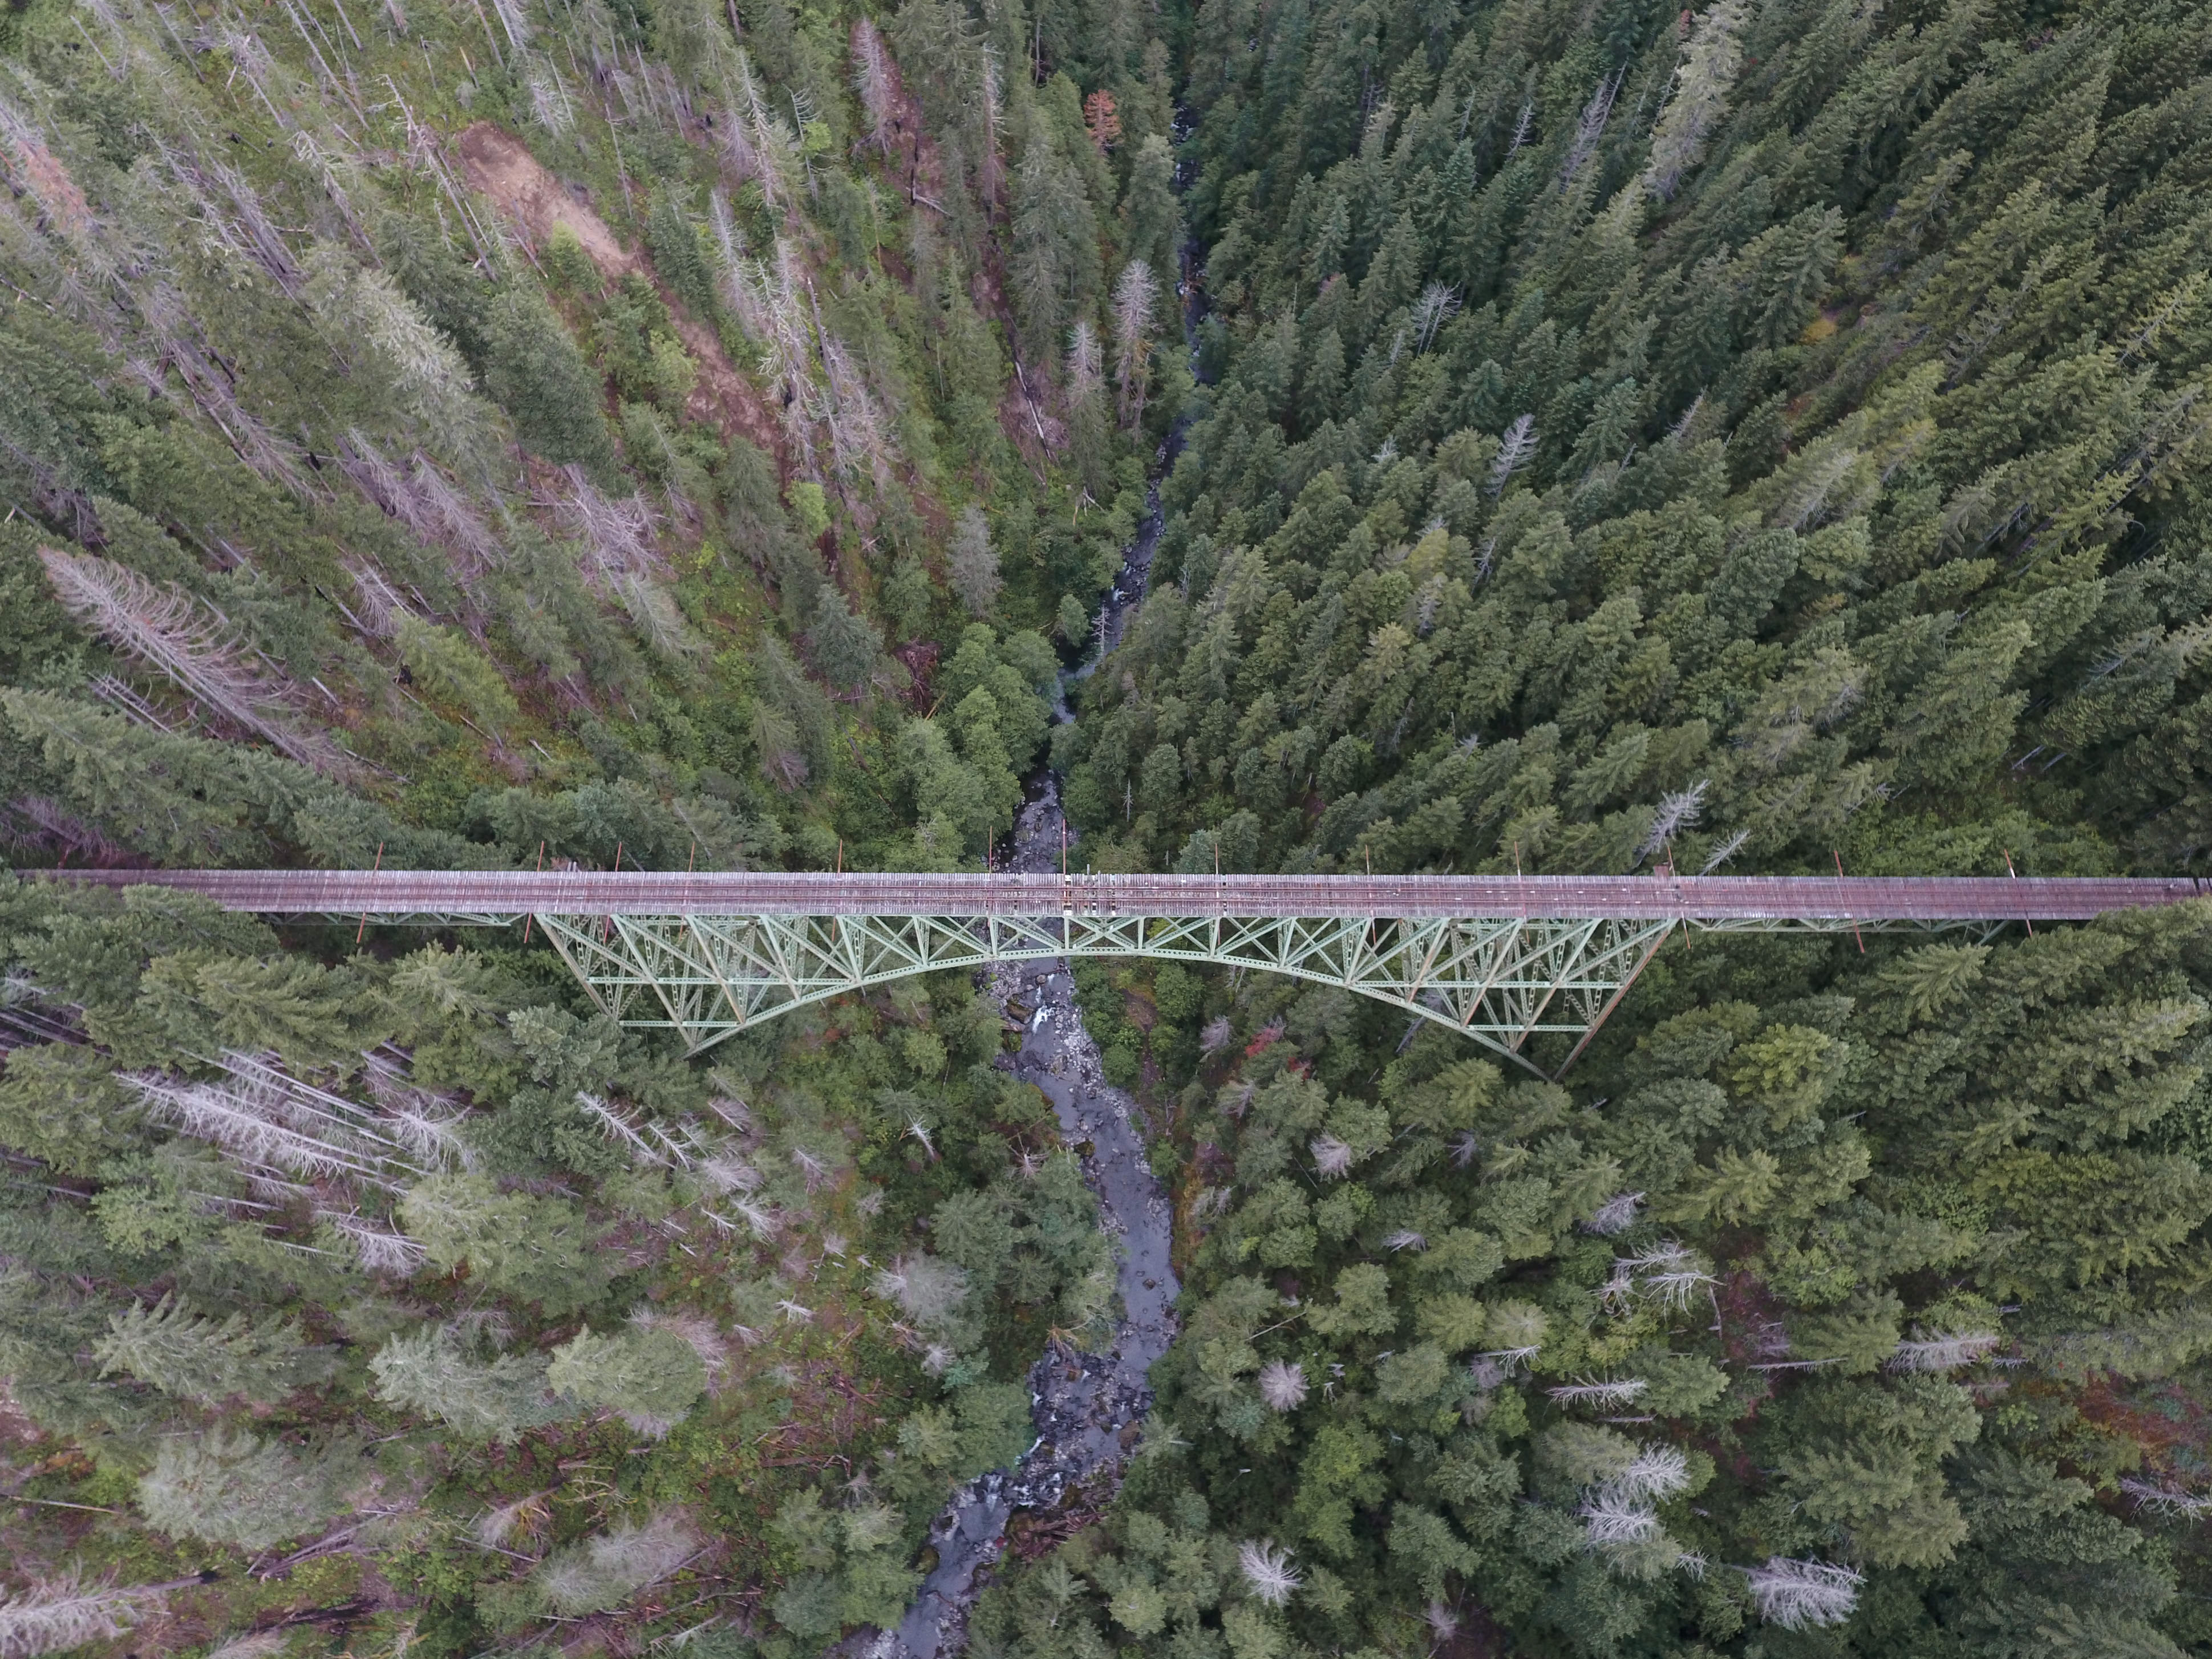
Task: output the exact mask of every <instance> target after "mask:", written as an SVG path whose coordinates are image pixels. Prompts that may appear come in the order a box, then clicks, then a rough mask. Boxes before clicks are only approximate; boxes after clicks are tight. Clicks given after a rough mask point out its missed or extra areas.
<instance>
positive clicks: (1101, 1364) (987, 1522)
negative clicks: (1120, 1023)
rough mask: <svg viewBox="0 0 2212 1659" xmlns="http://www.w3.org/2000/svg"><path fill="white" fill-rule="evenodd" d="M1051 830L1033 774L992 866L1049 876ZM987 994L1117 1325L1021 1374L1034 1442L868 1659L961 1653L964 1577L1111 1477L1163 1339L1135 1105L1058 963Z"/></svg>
mask: <svg viewBox="0 0 2212 1659" xmlns="http://www.w3.org/2000/svg"><path fill="white" fill-rule="evenodd" d="M1060 823H1061V820H1060V803H1059V791H1058V788H1057V786H1056V780H1054V778H1053V777H1052V775H1050V774H1046V775H1044V776H1043V777H1042V780H1041V781H1040V783H1039V786H1038V787H1037V789H1036V793H1035V796H1034V798H1033V799H1031V800H1030V803H1029V804H1028V805H1026V806H1025V807H1024V809H1023V811H1022V815H1021V817H1020V819H1019V821H1018V823H1017V825H1016V829H1015V837H1014V850H1013V854H1012V858H1011V859H1010V860H1007V861H1006V864H1005V865H1004V866H1001V867H1006V868H1011V869H1014V870H1018V871H1022V872H1028V873H1032V874H1043V873H1049V872H1052V871H1054V870H1056V869H1057V868H1058V867H1059V858H1060ZM987 988H988V992H989V994H990V995H991V997H992V999H993V1000H994V1001H996V1002H997V1003H998V1004H999V1006H1000V1007H1001V1008H1002V1009H1007V1010H1009V1011H1010V1012H1011V1014H1012V1017H1014V1018H1018V1019H1020V1020H1021V1022H1022V1044H1021V1048H1020V1049H1019V1050H1018V1052H1017V1053H1015V1054H1011V1055H1007V1056H1004V1057H1003V1058H1002V1059H1001V1060H1000V1064H1001V1066H1006V1068H1007V1069H1010V1070H1011V1071H1012V1073H1013V1074H1014V1075H1015V1076H1016V1077H1018V1078H1019V1079H1021V1080H1022V1081H1024V1082H1025V1083H1032V1084H1035V1085H1036V1086H1037V1088H1038V1089H1040V1090H1041V1091H1043V1093H1044V1096H1045V1097H1046V1098H1047V1099H1048V1100H1049V1101H1051V1103H1052V1106H1053V1110H1054V1113H1056V1114H1057V1115H1058V1116H1059V1119H1060V1137H1061V1139H1063V1140H1064V1141H1065V1142H1066V1144H1067V1145H1068V1146H1070V1147H1072V1148H1073V1149H1074V1150H1075V1152H1077V1154H1078V1156H1079V1158H1080V1159H1081V1161H1082V1167H1083V1177H1084V1180H1085V1182H1088V1183H1089V1185H1090V1188H1091V1192H1092V1193H1093V1194H1095V1195H1096V1197H1097V1200H1098V1218H1099V1225H1100V1227H1101V1229H1102V1230H1103V1231H1104V1232H1105V1233H1106V1235H1107V1237H1109V1239H1111V1240H1112V1241H1113V1243H1114V1245H1115V1255H1116V1256H1117V1257H1118V1262H1117V1279H1118V1288H1119V1290H1120V1292H1121V1310H1122V1318H1121V1323H1120V1324H1119V1325H1118V1326H1117V1327H1116V1328H1115V1333H1114V1340H1113V1341H1112V1342H1111V1343H1110V1344H1109V1346H1107V1348H1106V1350H1105V1352H1103V1353H1081V1352H1075V1351H1073V1350H1072V1349H1069V1348H1067V1347H1066V1346H1063V1345H1061V1344H1060V1343H1057V1342H1055V1343H1054V1344H1052V1345H1051V1346H1048V1348H1047V1350H1046V1352H1045V1354H1044V1357H1043V1358H1041V1359H1040V1360H1038V1361H1037V1363H1036V1364H1035V1365H1033V1366H1031V1367H1030V1374H1029V1386H1030V1401H1031V1404H1030V1421H1031V1422H1032V1423H1034V1424H1035V1425H1036V1432H1037V1442H1036V1445H1034V1446H1033V1447H1031V1448H1030V1450H1029V1451H1028V1452H1027V1453H1026V1454H1024V1455H1023V1456H1022V1458H1021V1459H1020V1460H1019V1461H1018V1462H1016V1463H1015V1464H1014V1465H1013V1467H1012V1468H1007V1469H994V1470H992V1471H991V1472H990V1473H989V1474H983V1475H980V1476H978V1477H977V1478H976V1479H975V1480H971V1481H969V1483H968V1484H967V1485H966V1486H963V1487H962V1488H961V1489H960V1490H959V1491H958V1492H956V1493H954V1494H953V1498H952V1501H951V1504H948V1505H947V1506H946V1508H945V1510H944V1511H943V1512H942V1513H940V1514H939V1516H938V1518H937V1519H936V1521H935V1522H933V1523H932V1525H931V1527H930V1529H929V1544H930V1547H931V1548H932V1549H933V1550H934V1551H935V1552H936V1554H937V1564H936V1565H935V1566H933V1568H932V1569H931V1570H930V1571H929V1574H928V1576H927V1577H926V1578H925V1579H924V1580H923V1581H922V1585H921V1591H920V1592H919V1594H917V1595H916V1596H915V1600H914V1602H913V1604H912V1605H911V1606H910V1607H908V1610H907V1614H906V1617H905V1619H904V1620H902V1621H901V1623H900V1625H899V1627H898V1629H897V1630H896V1632H888V1631H887V1632H884V1633H883V1634H882V1635H881V1636H879V1637H878V1638H877V1639H876V1640H875V1642H873V1643H872V1644H871V1645H870V1646H869V1647H868V1648H867V1649H866V1652H867V1653H868V1654H869V1655H870V1656H871V1659H939V1656H944V1655H950V1654H953V1653H957V1652H958V1651H959V1650H960V1649H961V1648H962V1647H963V1646H964V1645H965V1644H966V1640H967V1618H968V1609H969V1607H970V1606H971V1605H972V1604H973V1603H974V1601H975V1594H976V1590H977V1589H978V1585H977V1583H976V1578H977V1575H978V1574H979V1573H980V1572H981V1571H983V1570H984V1569H985V1568H987V1567H988V1566H989V1565H991V1564H992V1563H994V1561H996V1560H997V1559H998V1558H999V1554H1000V1551H1001V1549H1002V1548H1003V1547H1004V1543H1005V1537H1006V1523H1007V1522H1008V1521H1010V1520H1011V1519H1012V1516H1013V1513H1014V1511H1015V1510H1052V1509H1056V1508H1058V1507H1059V1505H1060V1502H1061V1500H1062V1499H1063V1498H1066V1496H1067V1495H1068V1493H1069V1492H1072V1491H1073V1490H1074V1489H1075V1488H1077V1487H1079V1486H1085V1485H1087V1484H1089V1483H1091V1482H1092V1481H1093V1480H1094V1479H1095V1478H1097V1477H1098V1476H1100V1475H1102V1474H1103V1475H1104V1476H1105V1477H1107V1479H1108V1480H1109V1482H1110V1481H1111V1480H1114V1479H1115V1477H1116V1476H1117V1475H1118V1472H1119V1470H1120V1468H1121V1464H1122V1462H1124V1461H1125V1460H1126V1459H1127V1457H1128V1455H1130V1453H1131V1452H1132V1451H1133V1450H1134V1449H1135V1447H1136V1445H1137V1442H1138V1438H1139V1427H1140V1425H1142V1423H1143V1422H1144V1419H1145V1414H1146V1412H1148V1411H1149V1410H1150V1409H1151V1408H1152V1389H1151V1386H1150V1384H1149V1383H1147V1382H1146V1373H1148V1372H1149V1371H1150V1370H1152V1363H1153V1362H1154V1361H1155V1360H1157V1359H1158V1358H1160V1357H1161V1356H1162V1355H1163V1354H1164V1353H1166V1352H1167V1351H1168V1345H1169V1343H1170V1342H1171V1341H1173V1340H1174V1339H1175V1333H1176V1322H1175V1316H1174V1314H1173V1312H1172V1310H1173V1308H1174V1305H1175V1299H1176V1292H1177V1289H1178V1286H1177V1285H1176V1277H1175V1273H1174V1270H1173V1268H1172V1267H1170V1261H1169V1250H1170V1242H1171V1232H1172V1229H1173V1225H1174V1215H1173V1212H1172V1210H1171V1207H1170V1205H1169V1202H1168V1199H1167V1194H1166V1193H1165V1192H1164V1190H1163V1189H1162V1188H1161V1186H1160V1183H1159V1182H1158V1179H1157V1178H1155V1177H1154V1176H1153V1174H1152V1165H1151V1164H1150V1162H1149V1161H1148V1160H1147V1158H1146V1153H1145V1139H1144V1133H1143V1130H1142V1128H1141V1127H1140V1121H1139V1119H1138V1117H1137V1115H1136V1105H1135V1103H1134V1102H1133V1101H1132V1100H1131V1098H1130V1097H1129V1096H1128V1094H1127V1092H1126V1091H1122V1090H1121V1089H1117V1088H1115V1087H1114V1086H1113V1085H1110V1084H1109V1083H1108V1082H1107V1081H1106V1079H1105V1076H1104V1073H1103V1069H1102V1067H1101V1065H1100V1061H1099V1055H1098V1045H1097V1042H1094V1041H1093V1040H1092V1038H1091V1033H1090V1032H1089V1031H1088V1030H1085V1027H1084V1024H1083V1019H1082V1016H1081V1014H1080V1013H1079V1011H1078V1010H1077V1008H1076V1006H1075V983H1074V981H1073V977H1072V976H1071V975H1070V974H1069V973H1068V969H1067V963H1066V962H1065V961H1060V960H1054V961H1046V962H1026V963H1006V964H1004V965H1002V966H1000V968H997V969H994V970H993V971H992V973H991V975H990V978H989V981H988V987H987Z"/></svg>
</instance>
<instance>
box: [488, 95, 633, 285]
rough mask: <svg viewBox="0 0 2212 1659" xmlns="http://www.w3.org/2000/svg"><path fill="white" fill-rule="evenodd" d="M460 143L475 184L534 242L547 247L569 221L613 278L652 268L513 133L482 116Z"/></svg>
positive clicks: (594, 261)
mask: <svg viewBox="0 0 2212 1659" xmlns="http://www.w3.org/2000/svg"><path fill="white" fill-rule="evenodd" d="M456 143H458V145H459V149H460V153H461V168H462V171H463V172H465V173H467V175H468V180H469V183H470V184H471V185H474V186H475V187H476V188H477V190H480V191H483V193H484V194H485V195H486V196H488V197H490V198H491V200H492V201H493V203H494V204H495V205H496V206H497V207H498V208H499V210H500V211H501V212H502V213H504V214H505V215H506V216H507V217H508V218H509V219H510V220H512V221H513V222H514V223H515V224H516V225H518V226H520V228H522V229H523V230H524V231H525V232H526V233H527V234H528V235H529V237H530V240H531V242H532V246H543V245H544V242H545V241H546V240H548V239H550V237H551V236H552V234H553V232H554V230H555V229H556V228H558V227H559V226H562V225H566V226H568V229H569V231H570V233H571V234H574V237H575V239H576V240H578V241H579V242H580V243H582V244H583V246H584V252H586V253H588V254H590V255H591V256H592V264H595V265H597V266H598V267H599V274H600V275H601V276H605V278H606V279H607V280H608V281H609V282H613V281H614V280H615V279H616V278H617V277H619V276H623V275H624V274H625V273H626V272H629V271H633V270H645V269H646V262H645V260H644V258H642V256H641V255H638V254H635V253H631V252H627V251H625V250H624V248H623V245H622V243H621V242H620V241H619V240H617V238H616V236H615V234H614V232H613V231H611V230H610V229H609V228H607V222H606V221H605V220H604V219H602V218H600V217H599V215H598V214H597V213H596V212H594V211H593V210H592V207H591V204H589V203H587V202H584V201H580V200H579V199H578V198H577V197H576V195H575V193H574V192H573V191H570V190H569V189H568V187H567V186H565V185H562V182H561V181H560V180H559V179H556V178H555V177H554V176H553V175H552V174H551V173H549V172H547V171H546V170H545V167H544V165H543V164H542V163H541V162H540V161H538V158H537V157H536V156H534V155H532V154H531V153H530V150H529V148H528V146H526V144H524V143H523V142H522V140H520V138H518V137H515V136H514V135H513V133H511V132H508V131H505V130H503V129H501V128H499V127H495V126H494V125H492V124H491V123H490V122H489V121H478V122H477V123H476V124H475V125H473V126H469V127H465V128H463V129H462V130H461V133H460V136H459V138H458V139H457V141H456Z"/></svg>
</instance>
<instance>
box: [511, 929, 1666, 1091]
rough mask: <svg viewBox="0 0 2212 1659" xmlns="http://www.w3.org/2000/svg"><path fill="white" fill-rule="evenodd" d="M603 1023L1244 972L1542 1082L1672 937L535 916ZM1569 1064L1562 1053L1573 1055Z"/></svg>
mask: <svg viewBox="0 0 2212 1659" xmlns="http://www.w3.org/2000/svg"><path fill="white" fill-rule="evenodd" d="M538 924H539V926H541V927H544V930H545V933H546V936H547V938H548V939H550V940H551V941H552V943H553V946H554V949H555V950H556V951H559V952H560V954H561V957H562V960H563V961H565V962H566V963H568V968H569V969H570V971H571V972H573V973H574V975H576V977H577V979H578V980H579V981H581V982H582V984H583V985H584V987H585V988H586V990H587V991H588V992H589V993H590V994H591V996H592V1000H593V1001H595V1002H596V1003H597V1004H598V1005H599V1007H600V1008H601V1009H603V1010H604V1011H605V1012H606V1013H607V1014H608V1015H609V1016H610V1017H611V1018H614V1019H616V1020H618V1021H620V1022H621V1023H622V1024H624V1025H628V1026H632V1027H635V1028H640V1029H647V1030H655V1029H657V1030H672V1031H675V1032H676V1033H678V1036H681V1037H682V1038H683V1040H684V1044H685V1046H686V1048H689V1049H690V1051H691V1052H692V1053H694V1054H696V1053H698V1052H700V1051H702V1050H703V1049H706V1048H711V1047H713V1046H714V1044H715V1043H717V1042H721V1041H723V1040H724V1039H726V1038H727V1037H731V1036H735V1035H737V1034H738V1032H740V1031H744V1030H750V1029H751V1028H752V1027H754V1026H756V1025H758V1024H762V1023H763V1021H766V1020H769V1019H773V1018H775V1017H777V1016H778V1015H781V1014H786V1013H789V1012H792V1011H793V1010H794V1009H798V1008H803V1007H805V1006H809V1005H811V1004H814V1003H819V1002H826V1001H828V1000H830V999H832V998H834V997H838V996H843V995H846V994H850V993H852V992H855V991H860V990H865V989H866V988H867V987H870V986H873V985H880V984H883V983H885V982H886V981H890V980H894V979H900V978H903V977H906V976H907V975H913V974H923V973H936V972H939V971H942V970H945V969H977V968H987V967H989V966H991V965H992V964H994V963H1001V962H1035V961H1048V960H1054V959H1059V958H1064V957H1152V958H1155V959H1158V960H1163V961H1170V962H1191V963H1206V964H1209V965H1212V966H1216V967H1224V968H1235V969H1255V970H1258V971H1261V972H1267V973H1275V974H1282V975H1287V976H1289V977H1291V978H1293V979H1300V980H1304V981H1310V982H1311V983H1314V984H1317V985H1328V986H1334V987H1338V988H1340V989H1343V990H1346V991H1351V992H1352V993H1354V994H1358V995H1361V996H1365V997H1370V998H1372V999H1374V1000H1376V1001H1380V1002H1384V1003H1388V1004H1389V1005H1391V1006H1395V1007H1398V1008H1402V1009H1404V1010H1406V1011H1407V1012H1409V1013H1412V1014H1414V1015H1417V1016H1419V1017H1420V1018H1424V1019H1427V1020H1430V1021H1432V1022H1434V1023H1435V1024H1438V1025H1441V1026H1443V1028H1445V1029H1446V1030H1451V1031H1455V1032H1457V1033H1459V1034H1460V1035H1461V1036H1465V1037H1468V1038H1470V1039H1472V1040H1473V1041H1474V1042H1478V1043H1480V1044H1482V1045H1483V1046H1484V1047H1486V1048H1491V1049H1492V1050H1494V1051H1495V1052H1497V1053H1498V1054H1502V1055H1504V1057H1505V1058H1507V1059H1509V1060H1513V1061H1514V1062H1516V1064H1518V1065H1521V1066H1525V1067H1527V1068H1528V1070H1530V1071H1532V1072H1535V1073H1538V1074H1539V1075H1540V1076H1541V1075H1545V1074H1546V1073H1543V1071H1542V1068H1541V1067H1540V1066H1537V1065H1536V1064H1535V1063H1534V1061H1533V1060H1530V1059H1529V1058H1528V1054H1527V1053H1526V1049H1527V1046H1528V1042H1530V1040H1531V1039H1532V1038H1534V1037H1536V1036H1540V1035H1542V1034H1545V1033H1565V1034H1567V1035H1570V1036H1574V1037H1576V1038H1577V1042H1576V1045H1575V1050H1574V1053H1575V1054H1579V1053H1580V1052H1581V1049H1582V1047H1583V1044H1584V1043H1586V1042H1588V1041H1589V1036H1591V1034H1592V1033H1594V1032H1595V1030H1596V1028H1597V1026H1598V1025H1599V1024H1601V1023H1602V1021H1603V1020H1604V1018H1605V1017H1606V1016H1607V1014H1608V1013H1610V1012H1612V1010H1613V1006H1614V1005H1615V1004H1616V1003H1617V1002H1619V1000H1620V997H1621V996H1622V994H1624V993H1625V992H1626V989H1627V987H1628V986H1629V985H1630V984H1631V983H1632V981H1634V979H1635V977H1636V975H1638V973H1639V972H1641V971H1642V969H1643V967H1644V963H1647V962H1649V961H1650V959H1651V957H1652V956H1653V955H1654V954H1655V953H1656V951H1657V950H1658V948H1659V946H1660V945H1662V944H1663V943H1664V942H1665V941H1666V939H1667V936H1668V933H1670V932H1671V931H1672V930H1673V928H1674V926H1675V924H1674V922H1673V921H1670V920H1666V919H1656V920H1654V919H1621V918H1613V917H1526V916H1496V917H1480V916H1476V917H1448V916H1419V917H1388V916H1231V915H1200V916H1142V915H1133V916H1119V915H1101V914H1087V913H1080V912H1070V913H1066V914H1064V915H1057V916H1053V915H992V914H983V915H774V914H769V915H665V916H660V915H620V914H617V915H564V914H558V913H553V914H548V913H539V915H538ZM1568 1058H1569V1060H1572V1059H1573V1058H1574V1054H1570V1055H1569V1057H1568Z"/></svg>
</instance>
